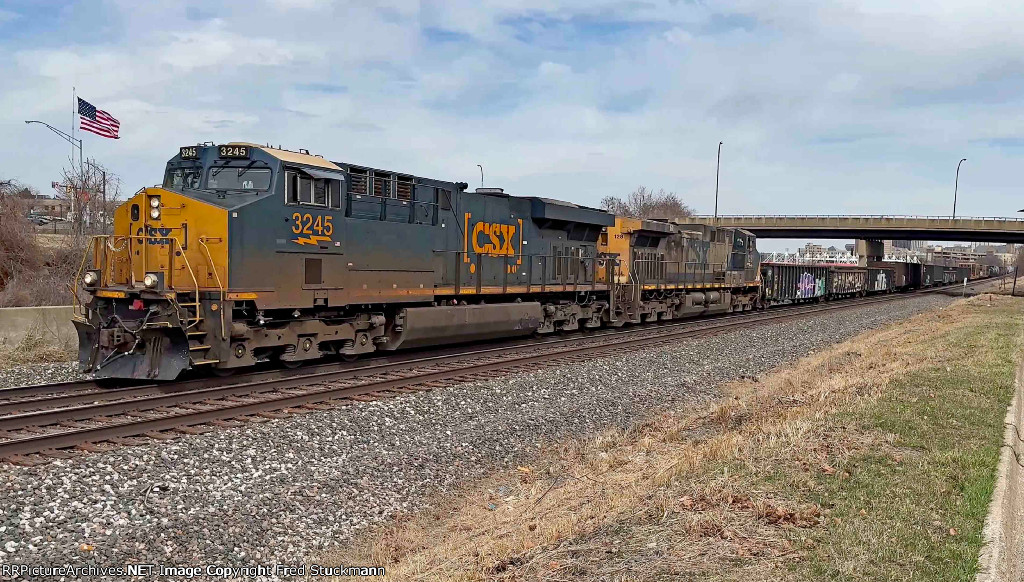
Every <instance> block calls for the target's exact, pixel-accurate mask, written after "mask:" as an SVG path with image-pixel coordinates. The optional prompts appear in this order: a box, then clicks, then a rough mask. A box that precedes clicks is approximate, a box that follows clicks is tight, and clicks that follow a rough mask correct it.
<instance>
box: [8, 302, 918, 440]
mask: <svg viewBox="0 0 1024 582" xmlns="http://www.w3.org/2000/svg"><path fill="white" fill-rule="evenodd" d="M915 293H917V292H915ZM904 297H907V296H906V295H898V296H882V297H870V298H866V299H861V300H857V301H856V304H857V305H866V304H873V303H875V302H878V301H889V300H893V299H900V298H904ZM851 304H852V302H851ZM815 308H820V304H814V305H812V306H809V305H807V304H795V305H785V306H780V307H775V308H773V310H772V311H771V312H770V313H769V314H767V315H764V314H763V313H761V312H758V313H751V312H743V313H732V314H721V315H718V316H712V317H704V318H686V319H675V320H668V321H664V322H656V323H657V324H658V325H655V326H642V327H631V328H626V329H622V328H603V329H599V330H593V331H592V332H590V333H588V334H584V335H580V336H573V337H564V338H551V337H545V338H541V339H532V340H531V339H527V340H523V339H515V340H501V341H499V342H493V343H489V344H487V347H481V348H476V349H473V350H472V351H469V352H467V351H465V346H462V347H450V346H445V347H440V348H432V349H430V350H429V351H417V352H409V353H407V354H389V355H381V356H376V357H373V358H368V359H366V360H363V361H361V362H352V363H349V364H346V363H342V362H331V363H323V364H319V365H316V366H310V367H306V368H303V369H273V370H257V371H253V372H249V373H247V374H245V375H243V376H235V377H223V378H221V377H205V378H191V379H186V380H181V381H177V382H173V383H150V384H143V385H139V386H127V387H123V388H112V389H102V388H99V389H96V390H92V391H90V390H89V389H88V388H81V389H79V390H77V391H72V392H69V393H60V392H56V391H52V390H47V391H46V394H48V395H49V396H46V397H43V398H34V399H29V398H26V399H15V400H8V401H6V402H5V401H2V400H0V415H9V414H17V413H23V412H30V411H32V410H37V409H47V408H55V407H66V406H71V405H75V404H87V403H96V402H98V401H112V400H117V399H119V398H120V399H124V400H125V401H130V402H134V401H137V400H135V399H137V398H139V397H143V396H152V395H161V394H171V393H175V394H176V393H182V392H187V393H196V391H199V390H202V389H206V388H214V387H231V386H238V387H247V386H251V385H252V384H254V383H255V382H256V381H262V382H270V381H274V380H279V379H286V378H293V377H302V378H307V379H310V378H313V377H314V376H315V375H318V374H332V373H335V372H366V373H374V372H378V371H380V370H382V369H387V368H391V367H393V366H395V365H399V364H401V365H414V364H420V363H428V362H433V361H437V360H438V358H449V357H452V356H453V355H458V356H461V357H474V356H480V355H486V354H490V353H496V352H501V351H505V350H507V349H509V348H523V349H525V348H532V347H545V346H551V345H557V344H566V343H573V342H580V341H596V340H600V339H603V338H609V337H619V336H627V335H637V334H651V333H655V334H656V333H659V332H660V331H661V330H664V329H666V328H674V327H680V326H686V327H694V326H700V325H706V324H708V323H709V322H715V321H723V320H730V319H734V318H743V319H751V318H758V319H759V318H764V317H771V316H772V315H777V314H780V313H785V312H789V311H814V310H815ZM652 323H655V322H652ZM82 382H83V383H85V384H88V383H89V381H82ZM69 384H74V383H73V382H68V383H60V384H52V385H50V386H53V387H60V386H63V385H69ZM42 386H46V385H33V386H26V387H19V388H9V389H7V390H8V391H15V390H19V389H21V388H27V389H35V388H37V387H42ZM30 393H31V392H30ZM5 396H7V394H6V391H5V390H0V399H2V398H4V397H5ZM3 420H4V419H3V418H2V417H0V429H2V428H3Z"/></svg>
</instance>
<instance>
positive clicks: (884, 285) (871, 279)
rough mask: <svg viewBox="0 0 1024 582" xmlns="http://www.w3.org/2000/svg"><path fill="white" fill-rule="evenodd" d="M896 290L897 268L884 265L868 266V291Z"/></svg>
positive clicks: (890, 291)
mask: <svg viewBox="0 0 1024 582" xmlns="http://www.w3.org/2000/svg"><path fill="white" fill-rule="evenodd" d="M895 290H896V270H895V269H887V268H884V267H868V269H867V289H866V291H867V293H869V294H873V293H892V292H893V291H895Z"/></svg>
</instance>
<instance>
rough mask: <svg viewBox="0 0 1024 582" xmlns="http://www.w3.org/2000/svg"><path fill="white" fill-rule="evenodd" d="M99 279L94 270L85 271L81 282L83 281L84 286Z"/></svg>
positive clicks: (90, 285) (89, 285)
mask: <svg viewBox="0 0 1024 582" xmlns="http://www.w3.org/2000/svg"><path fill="white" fill-rule="evenodd" d="M99 280H100V278H99V277H98V276H97V275H96V271H86V272H85V276H84V277H82V283H84V284H85V286H86V287H92V286H93V285H95V284H96V282H97V281H99Z"/></svg>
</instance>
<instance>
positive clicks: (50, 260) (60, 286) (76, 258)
mask: <svg viewBox="0 0 1024 582" xmlns="http://www.w3.org/2000/svg"><path fill="white" fill-rule="evenodd" d="M85 245H86V239H85V238H84V237H81V236H61V237H54V236H52V235H40V234H37V233H36V231H35V228H34V227H33V226H32V224H31V223H30V222H28V221H27V220H26V219H25V218H24V217H23V214H22V210H21V209H19V208H18V207H17V206H16V205H15V206H12V207H10V208H7V209H6V210H5V206H4V205H3V204H0V307H34V306H39V305H67V304H69V303H71V291H70V287H69V286H70V285H71V283H72V282H73V280H74V278H75V275H76V274H77V273H78V268H79V265H80V264H81V262H82V255H83V253H84V252H85Z"/></svg>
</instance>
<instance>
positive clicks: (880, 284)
mask: <svg viewBox="0 0 1024 582" xmlns="http://www.w3.org/2000/svg"><path fill="white" fill-rule="evenodd" d="M888 288H889V277H888V276H887V275H886V273H885V271H879V272H878V274H877V275H875V287H874V289H872V291H883V290H885V289H888Z"/></svg>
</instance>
